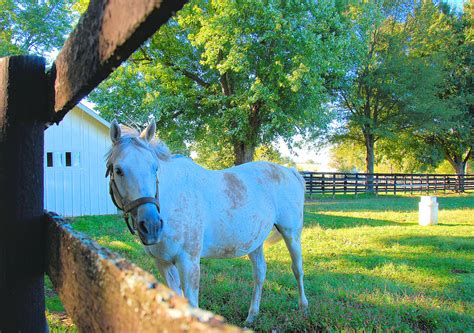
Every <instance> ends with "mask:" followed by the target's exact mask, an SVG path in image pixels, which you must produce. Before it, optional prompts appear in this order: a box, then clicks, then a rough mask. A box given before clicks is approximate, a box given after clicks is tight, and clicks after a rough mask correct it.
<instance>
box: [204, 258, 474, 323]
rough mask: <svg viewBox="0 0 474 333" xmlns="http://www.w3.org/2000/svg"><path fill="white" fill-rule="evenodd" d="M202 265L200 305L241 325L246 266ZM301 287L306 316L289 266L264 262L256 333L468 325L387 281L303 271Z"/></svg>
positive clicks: (248, 283)
mask: <svg viewBox="0 0 474 333" xmlns="http://www.w3.org/2000/svg"><path fill="white" fill-rule="evenodd" d="M202 266H203V267H202V270H201V271H202V273H203V278H202V280H201V297H200V299H201V306H202V307H203V308H205V309H207V310H211V311H214V312H217V313H219V314H222V315H223V316H224V317H226V318H228V319H229V320H230V322H232V323H234V324H237V325H242V324H243V321H244V319H245V317H246V314H247V311H248V307H249V305H250V300H251V295H252V272H251V265H250V262H248V261H246V260H243V259H232V260H225V261H223V262H222V264H221V265H218V266H214V263H213V262H212V261H210V260H209V261H205V262H203V265H202ZM287 266H288V267H287ZM305 284H306V293H307V296H308V299H309V302H310V308H309V315H308V317H304V316H303V315H302V314H301V313H299V311H298V310H297V302H298V292H297V287H296V281H295V278H294V276H293V274H291V269H290V267H289V265H282V264H277V263H276V262H273V263H270V264H269V265H268V272H267V280H266V282H265V287H264V293H263V296H262V304H261V313H260V316H259V318H258V319H257V321H256V323H255V324H254V325H252V327H251V328H252V329H255V330H257V331H271V330H277V331H321V330H324V331H325V330H341V329H342V330H344V329H349V330H361V329H362V330H366V331H367V330H369V331H370V330H395V331H400V330H401V331H406V330H409V331H411V330H423V331H433V330H446V329H455V330H461V331H463V330H466V329H469V327H471V324H473V323H474V320H473V318H472V317H470V316H468V315H466V314H464V313H462V311H461V312H456V311H454V310H451V309H449V308H443V307H441V308H439V306H437V305H436V304H434V303H435V302H434V301H433V300H434V298H435V297H439V296H440V295H437V294H432V293H430V292H429V291H428V292H425V291H420V290H417V289H415V288H413V287H411V286H409V285H407V284H404V283H400V282H397V281H393V280H391V279H389V278H383V277H375V276H368V275H365V274H347V273H335V272H330V271H327V270H320V269H318V268H317V267H313V268H310V269H308V268H307V272H306V279H305ZM432 299H433V300H432ZM437 302H438V303H439V300H438V301H437Z"/></svg>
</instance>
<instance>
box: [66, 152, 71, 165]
mask: <svg viewBox="0 0 474 333" xmlns="http://www.w3.org/2000/svg"><path fill="white" fill-rule="evenodd" d="M71 165H72V159H71V152H70V151H67V152H66V166H67V167H70V166H71Z"/></svg>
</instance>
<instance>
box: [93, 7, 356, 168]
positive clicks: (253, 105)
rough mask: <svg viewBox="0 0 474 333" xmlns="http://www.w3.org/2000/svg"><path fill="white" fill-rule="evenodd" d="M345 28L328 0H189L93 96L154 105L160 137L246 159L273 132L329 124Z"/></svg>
mask: <svg viewBox="0 0 474 333" xmlns="http://www.w3.org/2000/svg"><path fill="white" fill-rule="evenodd" d="M345 34H346V32H345V29H344V25H343V24H342V23H341V17H340V15H339V14H338V10H337V8H336V7H335V5H334V4H333V2H332V1H301V2H300V1H276V0H275V1H255V0H242V1H231V0H219V1H217V0H211V1H204V0H194V1H191V2H190V3H189V4H188V5H186V6H185V7H184V8H183V10H181V11H179V12H178V13H177V15H176V16H175V17H174V18H173V19H172V20H170V21H169V22H168V24H167V25H166V26H164V27H162V28H161V29H160V31H158V33H156V34H155V35H154V37H153V38H152V39H151V40H150V41H149V42H148V43H147V44H146V45H145V46H144V47H142V48H141V49H140V50H139V51H138V52H136V53H135V54H134V55H133V56H132V58H131V60H130V61H129V62H128V63H127V64H126V65H125V66H123V67H122V68H121V69H119V70H118V71H117V72H116V73H115V74H114V75H112V77H111V78H110V79H109V80H107V81H106V82H104V83H103V84H102V85H101V86H100V87H99V88H98V89H97V90H96V91H95V92H94V93H93V94H92V95H91V98H92V101H94V102H95V103H96V104H97V106H98V109H99V110H100V111H101V112H102V114H103V115H104V116H105V117H108V118H112V117H117V118H119V120H121V121H123V122H131V121H133V122H137V123H138V125H139V124H140V123H143V122H144V121H145V119H146V117H147V116H148V114H150V113H154V114H155V117H156V119H157V121H158V128H159V129H160V133H159V134H160V135H161V137H162V138H164V139H166V140H169V141H175V142H181V143H185V144H187V145H189V144H191V143H194V142H197V143H199V144H201V145H203V144H205V142H211V143H212V146H213V148H216V149H218V150H219V149H222V150H227V151H228V150H229V149H230V150H232V152H233V155H234V162H235V164H240V163H244V162H247V161H250V160H252V158H253V156H254V152H255V149H256V147H258V146H260V145H262V144H267V143H270V142H272V141H275V140H276V139H277V138H283V139H285V140H286V141H287V142H288V143H291V142H292V139H293V138H294V137H295V136H296V135H300V136H302V137H305V138H308V137H317V136H318V135H319V134H321V133H323V132H324V131H325V128H326V126H327V124H328V123H329V121H330V118H331V117H330V115H329V111H328V109H327V108H324V107H322V105H323V104H324V103H325V102H327V101H328V94H327V91H326V84H327V83H328V81H329V80H334V79H337V77H338V76H339V75H340V74H341V73H342V71H343V68H341V67H340V62H339V56H340V55H341V53H344V52H345V51H344V50H345V49H346V47H347V40H346V38H345ZM201 148H202V146H201Z"/></svg>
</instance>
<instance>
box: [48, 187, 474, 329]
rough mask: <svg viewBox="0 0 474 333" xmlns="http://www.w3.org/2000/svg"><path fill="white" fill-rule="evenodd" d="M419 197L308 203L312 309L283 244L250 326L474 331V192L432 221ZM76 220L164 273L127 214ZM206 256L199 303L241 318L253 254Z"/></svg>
mask: <svg viewBox="0 0 474 333" xmlns="http://www.w3.org/2000/svg"><path fill="white" fill-rule="evenodd" d="M418 201H419V198H418V197H410V196H404V197H400V196H397V197H394V196H381V197H372V196H360V197H359V198H355V197H351V196H337V197H336V199H332V198H330V197H318V198H317V199H316V200H314V201H311V202H308V203H307V204H306V213H305V229H304V231H303V251H304V269H305V274H306V275H305V286H306V292H307V296H308V300H309V302H310V311H309V316H308V317H304V316H303V315H302V314H300V313H299V312H298V310H297V289H296V282H295V279H294V277H293V275H292V273H291V269H290V257H289V255H288V252H287V250H286V248H285V246H284V243H283V242H280V243H277V244H276V245H273V246H271V247H268V248H266V249H265V256H266V259H267V262H268V272H267V280H266V282H265V286H264V292H263V297H262V304H261V310H260V316H259V318H258V319H257V321H256V322H255V324H254V325H253V326H252V327H251V328H252V329H254V330H257V331H271V330H277V331H314V330H331V331H353V330H358V331H361V330H364V331H371V330H384V331H386V330H391V331H459V332H466V331H472V329H473V327H474V262H473V259H474V256H473V253H474V237H473V236H474V195H465V196H457V195H453V196H445V197H440V198H439V205H440V211H439V222H440V223H439V225H437V226H432V227H421V226H418V225H417V219H418ZM73 225H74V227H75V228H76V229H77V230H80V231H83V232H85V233H87V234H89V235H90V236H91V237H92V238H94V239H96V240H97V241H98V242H99V244H101V245H103V246H106V247H109V248H111V249H113V250H114V251H116V252H118V253H120V254H121V255H123V256H124V257H126V258H128V259H130V260H131V261H133V262H135V263H137V264H138V265H139V266H141V267H142V268H144V269H145V270H147V271H149V272H152V273H153V274H154V275H155V276H158V272H157V270H156V268H155V267H154V263H153V261H152V260H151V258H149V257H147V256H146V254H145V253H144V252H143V250H142V248H141V245H140V243H139V241H138V240H137V239H134V238H133V237H132V236H131V235H130V234H129V233H128V231H127V228H126V226H125V224H124V222H123V221H122V220H121V218H119V217H115V216H108V217H93V216H92V217H84V218H76V219H75V220H74V223H73ZM201 263H202V269H201V272H202V275H201V293H200V306H201V307H202V308H204V309H207V310H210V311H214V312H216V313H219V314H221V315H223V316H224V317H226V318H227V319H228V321H229V322H231V323H233V324H236V325H243V321H244V320H245V318H246V315H247V310H248V306H249V304H250V298H251V294H252V272H251V265H250V262H249V260H248V259H246V258H237V259H229V260H212V259H211V260H207V259H203V260H202V261H201ZM160 279H161V278H160ZM47 307H48V311H49V317H51V316H54V314H55V313H58V312H59V313H61V311H62V307H61V305H60V304H59V303H58V301H57V300H56V298H55V297H48V303H47ZM50 319H51V318H50ZM53 319H54V318H53ZM55 325H57V327H59V328H61V325H62V323H61V322H59V323H58V321H57V320H56V322H55ZM55 327H56V326H55ZM62 327H63V328H62V329H63V330H71V329H73V328H71V327H70V326H67V327H66V326H64V325H63V326H62Z"/></svg>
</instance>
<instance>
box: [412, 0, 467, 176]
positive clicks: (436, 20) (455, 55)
mask: <svg viewBox="0 0 474 333" xmlns="http://www.w3.org/2000/svg"><path fill="white" fill-rule="evenodd" d="M441 9H442V11H440V9H439V8H437V7H436V6H434V5H433V4H431V2H427V3H425V4H424V5H423V6H421V7H420V8H419V9H418V11H417V12H416V14H415V19H416V21H415V22H414V24H413V26H414V28H413V33H412V36H413V44H414V45H413V48H412V50H411V53H412V55H413V56H414V57H417V58H427V59H437V60H438V61H437V62H435V64H436V65H437V66H438V68H439V70H440V72H441V75H442V76H441V79H440V82H439V89H438V92H437V94H436V95H435V96H434V98H433V100H434V102H435V103H436V104H437V105H439V107H440V109H441V111H442V114H443V117H434V118H432V119H430V121H428V122H426V123H424V124H423V125H422V126H421V127H420V128H419V129H418V130H417V131H415V132H414V135H413V136H412V139H413V140H415V144H416V142H417V141H422V142H423V144H424V145H422V149H424V150H425V151H431V152H432V154H433V155H434V154H438V155H441V156H443V158H445V159H447V160H448V161H449V163H450V164H451V165H452V167H453V170H452V171H451V172H453V171H454V172H457V173H464V172H465V167H466V163H467V161H468V160H469V158H470V155H471V151H472V149H473V146H474V86H473V81H472V77H473V72H472V68H473V64H474V58H473V53H472V50H473V47H474V39H473V24H474V20H473V15H472V14H473V12H472V5H470V4H466V6H465V11H464V13H463V14H462V15H458V14H456V13H452V12H450V11H449V8H446V7H441ZM413 140H408V141H406V145H408V146H413ZM415 148H416V147H415Z"/></svg>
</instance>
